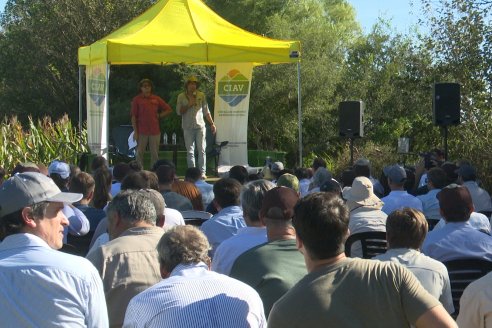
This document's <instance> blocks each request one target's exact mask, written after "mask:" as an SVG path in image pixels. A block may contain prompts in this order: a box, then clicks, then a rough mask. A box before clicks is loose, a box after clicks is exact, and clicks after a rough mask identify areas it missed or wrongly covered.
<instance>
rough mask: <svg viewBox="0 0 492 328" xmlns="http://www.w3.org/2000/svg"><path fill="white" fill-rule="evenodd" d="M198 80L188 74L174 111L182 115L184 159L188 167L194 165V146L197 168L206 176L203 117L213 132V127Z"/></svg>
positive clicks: (205, 143) (214, 130)
mask: <svg viewBox="0 0 492 328" xmlns="http://www.w3.org/2000/svg"><path fill="white" fill-rule="evenodd" d="M197 89H198V80H197V78H196V77H195V76H190V77H189V78H188V79H187V80H186V83H185V92H182V93H180V94H179V95H178V100H177V105H176V112H177V113H178V115H180V116H181V117H182V120H181V126H182V127H183V136H184V142H185V147H186V161H187V163H188V167H195V166H196V165H195V147H196V149H197V152H198V168H199V169H200V170H201V172H202V176H204V177H205V176H206V169H207V166H206V165H207V164H206V161H207V159H206V154H205V149H206V147H207V142H206V131H207V130H206V128H205V121H204V120H203V118H204V117H205V119H206V120H207V121H208V123H210V130H211V131H212V134H215V132H216V131H217V128H216V127H215V124H214V121H213V119H212V115H210V111H209V109H208V104H207V99H206V97H205V94H204V93H203V92H201V91H198V90H197Z"/></svg>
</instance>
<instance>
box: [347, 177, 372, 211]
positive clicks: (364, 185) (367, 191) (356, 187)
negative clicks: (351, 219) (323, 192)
mask: <svg viewBox="0 0 492 328" xmlns="http://www.w3.org/2000/svg"><path fill="white" fill-rule="evenodd" d="M342 195H343V198H344V199H346V200H351V201H353V202H355V203H357V204H360V205H375V204H378V203H381V199H379V198H378V197H377V196H376V195H375V194H374V191H373V185H372V182H371V180H369V179H368V178H366V177H357V178H355V179H354V182H353V183H352V187H345V188H344V189H343V193H342Z"/></svg>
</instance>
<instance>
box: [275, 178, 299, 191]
mask: <svg viewBox="0 0 492 328" xmlns="http://www.w3.org/2000/svg"><path fill="white" fill-rule="evenodd" d="M277 186H279V187H281V186H284V187H287V188H292V189H294V190H295V191H296V192H299V179H297V177H296V176H295V175H292V174H290V173H285V174H282V175H281V176H280V178H278V180H277Z"/></svg>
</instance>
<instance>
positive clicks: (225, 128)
mask: <svg viewBox="0 0 492 328" xmlns="http://www.w3.org/2000/svg"><path fill="white" fill-rule="evenodd" d="M252 74H253V64H252V63H238V64H234V63H227V64H217V66H216V79H215V81H216V82H215V83H216V85H215V107H214V108H215V110H214V121H215V125H216V126H217V140H216V142H217V143H220V142H222V141H229V143H228V145H227V147H225V148H224V149H222V151H221V154H220V158H219V172H221V171H223V172H227V171H229V168H230V167H231V166H234V165H245V166H247V165H248V111H249V96H250V89H251V78H252Z"/></svg>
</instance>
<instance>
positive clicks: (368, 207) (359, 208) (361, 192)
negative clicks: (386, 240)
mask: <svg viewBox="0 0 492 328" xmlns="http://www.w3.org/2000/svg"><path fill="white" fill-rule="evenodd" d="M342 194H343V198H344V199H345V200H347V207H348V208H349V210H350V220H349V231H350V234H356V233H360V232H367V231H386V217H387V216H388V215H387V214H386V213H384V212H383V211H381V208H382V207H383V202H382V201H381V200H380V199H379V198H378V197H377V196H376V195H375V194H374V191H373V186H372V183H371V180H369V179H368V178H366V177H357V178H355V179H354V182H353V183H352V187H345V188H344V189H343V193H342ZM350 254H351V257H362V246H361V244H360V242H357V243H354V244H353V245H352V249H351V251H350Z"/></svg>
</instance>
